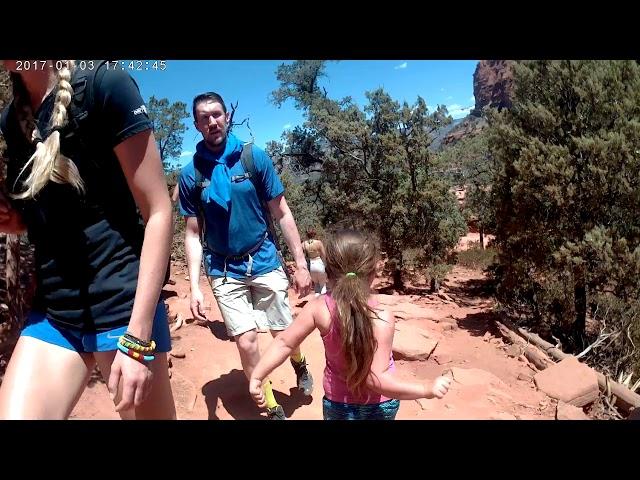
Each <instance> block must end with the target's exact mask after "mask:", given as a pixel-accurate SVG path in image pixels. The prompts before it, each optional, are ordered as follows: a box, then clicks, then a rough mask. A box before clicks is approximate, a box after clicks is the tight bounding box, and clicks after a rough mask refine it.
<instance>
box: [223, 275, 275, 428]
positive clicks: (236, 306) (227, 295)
mask: <svg viewBox="0 0 640 480" xmlns="http://www.w3.org/2000/svg"><path fill="white" fill-rule="evenodd" d="M247 282H248V281H247V280H244V279H235V278H231V277H227V281H226V282H224V281H223V278H222V277H218V278H213V279H212V282H211V286H212V289H213V295H214V296H215V298H216V301H217V302H218V307H219V308H220V313H222V319H223V320H224V324H225V326H226V328H227V332H228V334H229V335H230V336H232V337H234V339H235V342H236V346H237V347H238V353H239V354H240V362H241V363H242V370H243V371H244V374H245V376H246V377H247V379H249V378H251V373H252V372H253V369H254V368H255V367H256V365H257V364H258V362H259V361H260V348H259V346H258V334H257V333H256V327H257V326H258V325H256V318H257V315H256V314H255V313H256V312H254V310H253V298H252V295H251V289H250V287H249V285H248V283H247ZM263 388H264V392H265V398H266V402H267V414H268V416H269V418H274V416H275V417H277V419H284V418H285V417H284V411H283V410H282V407H281V406H280V405H278V402H276V399H275V397H274V396H273V391H272V389H271V382H270V381H269V379H265V381H264V383H263Z"/></svg>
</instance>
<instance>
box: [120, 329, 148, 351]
mask: <svg viewBox="0 0 640 480" xmlns="http://www.w3.org/2000/svg"><path fill="white" fill-rule="evenodd" d="M123 337H124V338H126V339H127V340H129V341H130V342H132V343H136V344H138V345H140V346H141V347H150V346H151V342H148V341H145V340H140V339H139V338H138V337H136V336H133V335H131V334H130V333H129V332H124V335H123Z"/></svg>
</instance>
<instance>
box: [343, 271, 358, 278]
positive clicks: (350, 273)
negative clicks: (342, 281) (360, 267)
mask: <svg viewBox="0 0 640 480" xmlns="http://www.w3.org/2000/svg"><path fill="white" fill-rule="evenodd" d="M345 277H357V275H356V274H355V273H354V272H348V273H347V274H346V275H345Z"/></svg>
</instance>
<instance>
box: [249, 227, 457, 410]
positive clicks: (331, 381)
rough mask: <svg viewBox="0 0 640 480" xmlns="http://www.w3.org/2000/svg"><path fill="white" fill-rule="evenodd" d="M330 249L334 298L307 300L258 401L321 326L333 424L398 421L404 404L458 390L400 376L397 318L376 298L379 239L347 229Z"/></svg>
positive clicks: (256, 376)
mask: <svg viewBox="0 0 640 480" xmlns="http://www.w3.org/2000/svg"><path fill="white" fill-rule="evenodd" d="M325 250H326V260H327V264H326V271H327V276H328V285H329V290H330V291H331V293H328V294H326V295H322V296H321V297H318V298H316V299H314V300H312V301H310V302H309V303H307V305H305V307H304V308H303V309H302V311H301V312H300V314H299V315H298V316H297V318H296V319H295V320H294V321H293V323H292V324H291V325H290V326H289V327H288V328H287V329H286V330H285V331H283V332H282V333H281V334H280V335H278V336H277V337H276V338H275V339H274V340H273V342H272V343H271V345H270V346H269V348H268V349H267V351H266V352H265V354H264V355H263V356H262V357H261V359H260V362H259V363H258V365H256V367H255V369H254V370H253V373H252V375H251V379H250V381H249V390H250V393H251V395H252V396H253V398H254V400H255V401H256V403H258V405H260V406H262V404H263V403H264V394H263V389H262V382H263V381H264V379H265V378H267V376H268V375H269V374H270V373H271V372H272V371H273V370H274V369H275V368H277V367H278V366H279V365H281V364H282V363H283V362H284V361H285V360H286V359H287V358H288V357H289V353H290V352H291V351H292V349H294V348H296V347H297V346H298V345H300V343H302V341H303V340H304V339H305V338H306V337H307V336H309V334H310V333H311V332H313V330H314V329H316V328H317V329H318V330H319V331H320V334H321V335H322V341H323V342H324V347H325V358H326V367H325V370H324V379H323V386H324V393H325V396H324V398H323V415H324V418H325V420H366V419H381V420H393V419H394V418H395V416H396V413H397V412H398V408H399V406H400V402H399V400H413V399H417V398H442V397H443V396H444V395H445V394H446V393H447V391H448V389H449V385H450V380H449V379H448V378H447V377H438V378H436V379H435V380H434V381H428V382H424V383H419V382H407V381H403V380H400V379H398V378H396V377H395V376H394V374H393V373H394V370H395V366H394V363H393V356H392V348H391V347H392V344H393V332H394V325H395V319H394V316H393V314H392V313H391V312H389V311H387V310H382V309H380V308H378V305H377V302H376V301H375V298H374V297H373V295H372V293H371V283H372V282H373V280H374V278H375V274H376V267H377V263H378V258H379V257H378V249H377V246H376V244H375V242H373V241H372V240H371V239H370V238H368V237H367V236H365V235H362V234H361V233H359V232H356V231H353V230H341V231H338V232H336V233H334V234H333V235H331V236H330V237H329V238H328V239H327V243H326V245H325Z"/></svg>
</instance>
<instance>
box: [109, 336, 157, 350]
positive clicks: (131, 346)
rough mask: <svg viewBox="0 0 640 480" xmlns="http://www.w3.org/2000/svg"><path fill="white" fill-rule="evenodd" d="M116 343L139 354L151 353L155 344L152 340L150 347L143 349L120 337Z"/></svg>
mask: <svg viewBox="0 0 640 480" xmlns="http://www.w3.org/2000/svg"><path fill="white" fill-rule="evenodd" d="M118 342H119V343H120V345H122V346H123V347H127V348H128V349H130V350H135V351H136V352H140V353H153V352H154V351H155V349H156V342H154V341H153V340H151V345H150V346H148V347H143V346H141V345H138V344H137V343H133V342H130V341H129V340H127V339H125V338H124V336H122V337H120V339H119V340H118Z"/></svg>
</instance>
